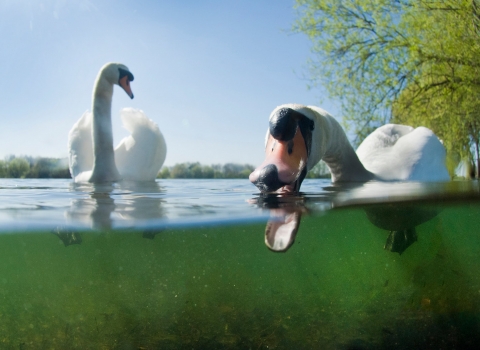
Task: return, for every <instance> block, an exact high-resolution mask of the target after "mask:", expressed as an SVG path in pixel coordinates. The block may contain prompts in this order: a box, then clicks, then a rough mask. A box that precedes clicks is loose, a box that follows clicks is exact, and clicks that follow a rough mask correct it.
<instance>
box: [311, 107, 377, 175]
mask: <svg viewBox="0 0 480 350" xmlns="http://www.w3.org/2000/svg"><path fill="white" fill-rule="evenodd" d="M315 114H316V117H317V118H316V119H317V121H316V123H315V130H314V131H313V132H314V135H313V142H312V150H314V149H315V148H316V149H317V150H318V151H317V153H316V154H315V155H313V154H312V155H313V156H314V157H315V158H317V159H316V162H315V164H316V163H317V162H318V161H320V159H321V160H323V161H324V162H325V163H326V164H327V166H328V168H329V169H330V173H331V175H332V182H344V181H359V182H363V181H369V180H372V179H373V177H374V176H373V174H372V173H371V172H369V171H368V170H367V169H365V167H364V166H363V164H362V162H360V159H359V158H358V156H357V154H356V153H355V150H354V149H353V147H352V145H351V144H350V141H349V140H348V138H347V135H346V134H345V131H344V130H343V128H342V126H341V125H340V124H339V123H338V122H337V121H336V120H335V118H333V117H332V116H331V115H329V114H327V113H315ZM315 143H317V144H316V145H315ZM318 143H320V144H318ZM315 164H313V165H315ZM313 165H311V167H313Z"/></svg>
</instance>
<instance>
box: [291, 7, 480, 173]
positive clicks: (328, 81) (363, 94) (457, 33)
mask: <svg viewBox="0 0 480 350" xmlns="http://www.w3.org/2000/svg"><path fill="white" fill-rule="evenodd" d="M297 10H298V19H297V21H296V23H295V25H294V28H295V30H296V31H298V32H303V33H305V34H307V35H308V37H309V38H310V39H311V40H312V43H313V53H314V55H313V58H312V60H311V61H310V70H311V74H312V82H313V84H314V85H316V84H319V85H322V86H325V87H326V88H327V90H328V92H329V94H330V95H331V97H333V98H336V99H338V100H339V101H340V102H341V103H342V109H343V113H344V124H345V125H346V126H347V127H352V126H353V128H354V132H355V134H356V135H357V139H356V140H355V141H356V143H359V142H360V141H361V140H362V139H363V138H364V137H365V136H366V135H367V134H368V133H370V132H371V131H372V130H373V129H374V128H376V127H378V126H379V125H381V124H384V123H386V122H389V121H391V120H392V118H393V121H396V122H408V123H409V124H412V125H413V126H417V125H425V126H429V127H431V128H432V129H433V130H434V131H435V132H436V133H437V134H438V135H439V136H440V138H442V139H443V140H444V142H445V145H446V147H447V149H448V150H449V151H452V152H453V153H456V154H459V155H460V156H464V154H465V153H468V152H470V151H471V150H472V149H473V150H477V149H478V138H479V135H478V132H479V131H478V130H479V128H478V119H479V116H478V114H477V113H476V111H477V110H479V109H478V102H477V101H478V99H477V96H479V92H480V91H479V89H480V79H479V78H478V77H479V74H478V73H479V69H480V41H479V34H480V20H479V18H480V16H479V13H480V12H479V0H444V1H433V0H343V1H339V0H297ZM476 153H477V159H478V151H477V152H476ZM477 166H478V167H479V168H480V164H478V163H477Z"/></svg>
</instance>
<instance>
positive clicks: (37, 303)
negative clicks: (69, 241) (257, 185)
mask: <svg viewBox="0 0 480 350" xmlns="http://www.w3.org/2000/svg"><path fill="white" fill-rule="evenodd" d="M441 209H442V210H441V211H440V213H439V214H438V215H437V216H436V217H434V218H433V219H431V220H430V221H427V222H425V223H423V224H420V225H419V226H417V228H416V231H417V235H418V241H417V242H415V243H413V244H412V245H411V246H410V247H408V248H407V249H406V251H405V252H404V253H403V254H401V255H400V254H398V253H393V252H390V251H387V250H384V249H383V247H384V245H385V242H386V239H387V236H388V231H386V230H383V229H381V228H378V227H376V226H374V225H373V224H372V223H371V222H370V221H369V220H368V219H367V215H366V213H365V210H364V209H363V208H362V207H356V208H346V209H335V210H330V211H327V212H325V213H324V214H323V215H312V216H304V217H303V218H302V222H301V224H300V229H299V232H298V235H297V238H296V240H295V243H294V244H293V246H292V247H291V248H290V249H289V250H288V251H287V252H285V253H274V252H271V251H269V250H268V249H267V247H266V245H265V244H264V231H265V224H264V223H255V224H252V223H248V224H238V225H226V226H205V227H196V228H194V227H190V228H186V229H178V228H177V229H165V230H164V231H161V232H158V233H157V234H156V235H155V237H154V239H148V238H144V237H143V236H142V232H128V231H108V232H107V231H106V232H83V233H80V236H81V238H82V242H81V244H73V245H69V246H67V247H65V246H64V244H63V242H62V241H61V240H60V239H59V238H58V237H57V236H55V235H54V234H52V233H51V232H29V233H18V232H17V233H12V234H8V233H3V234H1V235H0V300H1V303H0V348H1V349H184V348H185V349H187V348H188V349H267V348H268V349H313V348H317V349H412V348H419V349H420V348H421V349H441V348H442V349H464V348H472V349H473V348H477V346H478V344H477V342H478V341H479V340H480V335H479V334H480V319H479V317H480V312H479V311H480V302H479V300H480V274H479V271H480V261H479V256H480V225H479V224H478V220H479V218H480V204H479V203H475V202H473V203H463V204H461V205H460V204H456V205H450V206H445V207H442V208H441Z"/></svg>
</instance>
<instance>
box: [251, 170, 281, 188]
mask: <svg viewBox="0 0 480 350" xmlns="http://www.w3.org/2000/svg"><path fill="white" fill-rule="evenodd" d="M253 184H254V185H255V186H257V187H258V189H259V190H260V191H261V192H274V191H276V190H278V189H279V188H280V187H282V186H284V185H285V184H284V183H283V182H281V181H280V179H279V178H278V169H277V167H276V166H275V165H274V164H269V165H267V166H265V167H264V168H263V169H262V170H260V174H259V176H258V178H257V179H256V180H255V181H254V182H253Z"/></svg>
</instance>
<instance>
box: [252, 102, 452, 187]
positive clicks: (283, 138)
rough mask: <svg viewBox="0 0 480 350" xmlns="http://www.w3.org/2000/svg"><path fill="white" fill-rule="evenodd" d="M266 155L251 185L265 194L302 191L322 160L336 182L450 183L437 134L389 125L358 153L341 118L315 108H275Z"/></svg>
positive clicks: (268, 133)
mask: <svg viewBox="0 0 480 350" xmlns="http://www.w3.org/2000/svg"><path fill="white" fill-rule="evenodd" d="M265 155H266V157H265V161H264V162H263V163H262V164H261V165H260V166H259V167H258V168H256V169H255V170H254V171H253V172H252V173H251V174H250V181H251V182H252V183H253V184H255V185H256V186H257V187H258V188H259V189H260V191H262V192H275V191H277V192H295V191H299V189H300V186H301V184H302V181H303V180H304V178H305V176H306V175H307V172H308V171H309V170H310V169H312V168H313V167H314V166H315V164H317V163H318V162H319V161H320V160H323V161H324V162H325V163H326V164H327V166H328V168H329V169H330V172H331V176H332V182H367V181H370V180H379V181H424V182H433V181H449V180H450V176H449V174H448V171H447V168H446V166H445V156H446V152H445V148H444V147H443V145H442V143H441V142H440V140H439V139H438V138H437V136H435V134H434V133H433V132H432V131H431V130H429V129H427V128H425V127H418V128H416V129H414V128H412V127H410V126H406V125H397V124H387V125H384V126H382V127H380V128H378V129H377V130H375V131H374V132H373V133H372V134H370V135H369V136H368V137H367V138H366V139H365V140H364V141H363V142H362V144H361V145H360V146H359V148H358V149H357V152H355V151H354V149H353V147H352V146H351V145H350V142H349V141H348V138H347V135H346V134H345V132H344V130H343V128H342V127H341V126H340V124H339V123H338V122H337V121H336V120H335V118H333V117H332V116H331V115H330V114H328V113H327V112H326V111H324V110H323V109H321V108H318V107H315V106H303V105H298V104H286V105H282V106H279V107H277V108H275V109H274V110H273V112H272V113H271V115H270V119H269V128H268V130H267V135H266V138H265Z"/></svg>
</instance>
